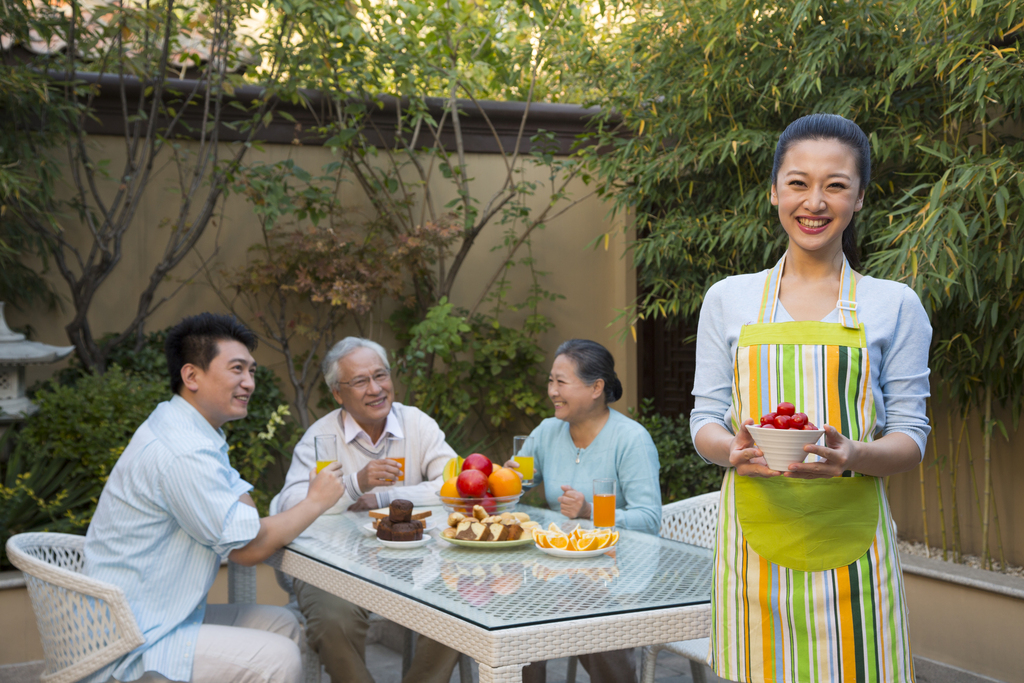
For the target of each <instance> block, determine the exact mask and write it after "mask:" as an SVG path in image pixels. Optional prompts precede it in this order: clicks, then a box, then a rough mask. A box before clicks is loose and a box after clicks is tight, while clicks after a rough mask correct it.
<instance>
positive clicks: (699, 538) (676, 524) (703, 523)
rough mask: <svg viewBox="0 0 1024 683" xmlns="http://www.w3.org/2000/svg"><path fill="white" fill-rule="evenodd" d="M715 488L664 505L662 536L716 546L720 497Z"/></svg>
mask: <svg viewBox="0 0 1024 683" xmlns="http://www.w3.org/2000/svg"><path fill="white" fill-rule="evenodd" d="M720 495H721V493H720V492H719V491H712V492H711V493H705V494H703V495H700V496H694V497H693V498H687V499H686V500H680V501H676V502H675V503H669V504H668V505H663V506H662V507H661V536H662V537H663V538H670V539H672V540H673V541H682V542H683V543H689V544H690V545H697V546H700V547H702V548H714V547H715V530H716V528H717V526H718V499H719V497H720Z"/></svg>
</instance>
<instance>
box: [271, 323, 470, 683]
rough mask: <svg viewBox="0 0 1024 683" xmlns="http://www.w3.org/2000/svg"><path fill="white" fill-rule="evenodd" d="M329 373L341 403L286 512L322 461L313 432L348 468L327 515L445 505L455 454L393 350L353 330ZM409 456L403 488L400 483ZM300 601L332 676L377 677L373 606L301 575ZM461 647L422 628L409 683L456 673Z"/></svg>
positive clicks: (299, 472)
mask: <svg viewBox="0 0 1024 683" xmlns="http://www.w3.org/2000/svg"><path fill="white" fill-rule="evenodd" d="M323 373H324V380H325V381H326V382H327V386H328V387H330V389H331V393H332V394H334V399H335V400H336V401H337V402H338V405H339V406H340V407H339V408H338V409H337V410H335V411H333V412H331V413H328V414H327V415H325V416H324V417H322V418H320V419H319V420H317V421H316V422H315V423H314V424H313V426H311V427H310V428H309V429H308V430H307V431H306V433H305V434H304V435H303V437H302V440H301V441H299V443H298V444H297V445H296V446H295V450H294V452H293V454H292V464H291V467H290V468H289V470H288V477H287V478H286V479H285V485H284V489H283V490H282V491H281V493H280V494H279V496H278V498H277V500H276V502H277V504H278V506H279V507H280V509H281V510H287V509H288V508H290V507H292V506H293V505H296V504H297V503H298V502H299V501H301V500H302V499H303V498H305V496H306V490H307V489H308V487H309V472H310V470H312V469H314V468H315V467H316V454H315V452H314V446H313V439H314V438H315V437H317V436H320V435H326V434H333V435H334V436H336V437H337V440H338V461H339V462H340V463H341V466H342V470H343V472H344V477H343V479H344V482H345V495H344V496H342V498H341V500H340V501H338V503H337V504H336V505H335V506H334V507H333V508H331V509H330V510H328V512H327V514H331V513H332V512H333V513H340V512H343V511H344V510H346V509H349V510H367V509H372V508H379V507H385V506H387V505H388V504H390V503H391V501H392V500H394V499H396V498H404V499H406V500H410V501H412V502H413V503H414V504H416V505H439V504H440V500H439V499H438V497H437V493H438V491H439V490H440V488H441V484H442V481H441V475H442V474H443V472H444V466H445V464H446V463H447V462H448V460H449V459H450V458H453V457H455V451H454V450H452V448H451V446H449V445H448V444H447V443H446V442H445V439H444V432H442V431H441V429H440V428H439V427H438V426H437V423H436V422H435V421H434V420H433V419H431V418H430V417H429V416H428V415H427V414H426V413H424V412H423V411H421V410H418V409H416V408H413V407H412V406H406V405H402V404H401V403H395V401H394V391H395V390H394V386H393V385H392V383H391V366H390V365H389V364H388V358H387V353H386V352H385V351H384V348H383V347H382V346H381V345H380V344H377V343H376V342H372V341H370V340H368V339H361V338H359V337H346V338H345V339H342V340H341V341H340V342H338V343H337V344H335V345H334V347H333V348H332V349H331V350H330V351H329V352H328V354H327V357H326V358H324V362H323ZM395 458H405V481H404V482H403V483H404V486H396V482H397V481H398V477H399V475H400V474H401V472H402V470H401V467H400V466H399V463H398V461H397V460H395ZM295 595H296V598H297V599H298V602H299V609H300V610H302V613H303V614H304V615H305V616H306V621H307V629H308V632H309V641H310V643H311V644H312V645H313V647H314V648H315V649H316V650H317V652H319V654H320V660H321V661H322V662H323V663H324V666H325V667H326V668H327V673H328V674H329V675H330V677H331V680H333V681H345V682H346V683H350V682H351V683H373V677H372V676H371V675H370V672H369V671H368V670H367V668H366V631H367V628H368V625H369V616H370V615H369V612H367V611H366V610H364V609H362V608H361V607H359V606H357V605H354V604H352V603H351V602H348V601H347V600H342V599H341V598H339V597H337V596H334V595H331V594H330V593H327V592H326V591H322V590H320V589H319V588H316V587H315V586H311V585H309V584H307V583H303V582H302V581H296V582H295ZM457 661H458V653H457V652H455V651H454V650H452V649H450V648H448V647H445V646H444V645H441V644H440V643H437V642H435V641H433V640H430V639H429V638H426V637H424V636H420V638H419V641H418V644H417V647H416V654H415V656H414V658H413V661H412V665H411V667H410V669H409V673H408V674H407V675H406V677H405V679H404V681H405V683H412V682H413V681H416V682H417V683H422V682H424V681H426V682H434V683H442V682H446V681H448V679H449V677H450V676H451V673H452V670H453V669H454V668H455V663H456V662H457Z"/></svg>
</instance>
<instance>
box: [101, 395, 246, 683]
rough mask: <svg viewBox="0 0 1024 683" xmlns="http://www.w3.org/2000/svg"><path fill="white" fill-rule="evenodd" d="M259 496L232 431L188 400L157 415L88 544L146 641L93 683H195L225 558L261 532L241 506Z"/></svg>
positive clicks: (113, 477) (120, 473)
mask: <svg viewBox="0 0 1024 683" xmlns="http://www.w3.org/2000/svg"><path fill="white" fill-rule="evenodd" d="M250 489H252V486H251V485H250V484H248V483H247V482H245V481H242V478H241V477H240V476H239V474H238V472H237V471H236V470H235V469H234V468H233V467H231V464H230V463H229V462H228V445H227V442H226V441H225V440H224V433H223V432H222V431H221V430H215V429H214V428H213V427H212V426H211V425H210V423H209V422H207V421H206V419H205V418H204V417H203V416H202V415H201V414H200V413H199V411H197V410H196V409H195V408H193V407H192V406H191V405H190V404H189V403H188V402H187V401H186V400H185V399H183V398H181V397H180V396H174V397H173V398H172V399H171V400H170V401H167V402H165V403H161V404H160V405H158V406H157V408H156V410H154V411H153V412H152V414H150V416H149V418H147V420H146V421H145V422H144V423H143V424H142V426H140V427H139V429H138V431H136V432H135V435H134V436H133V437H132V440H131V443H129V444H128V447H127V448H125V450H124V453H123V454H122V455H121V457H120V459H119V460H118V461H117V464H116V465H115V466H114V469H113V471H111V473H110V478H109V479H108V480H107V485H106V486H105V487H104V488H103V493H102V495H101V496H100V501H99V505H98V506H97V508H96V514H95V516H94V517H93V519H92V523H91V524H90V525H89V531H88V534H87V535H86V540H85V573H86V574H87V575H88V576H92V577H95V578H97V579H101V580H103V581H107V582H110V583H112V584H114V585H116V586H119V587H120V588H121V589H122V590H123V591H124V593H125V595H126V596H127V598H128V604H129V605H130V606H131V608H132V613H133V614H134V615H135V620H136V621H137V622H138V624H139V628H140V630H141V631H142V634H143V635H144V636H145V638H146V642H145V643H144V644H143V645H141V646H139V647H138V648H136V649H135V650H133V651H132V652H130V653H128V654H127V655H125V656H124V657H122V658H121V659H119V660H117V661H116V662H114V663H113V664H111V665H109V666H107V667H105V668H103V669H102V670H100V671H98V672H97V673H95V674H93V675H92V676H90V677H89V678H87V679H86V681H95V682H97V683H98V682H102V681H105V680H107V679H108V678H109V677H111V676H113V677H114V678H116V679H117V680H119V681H134V680H135V679H137V678H139V677H140V676H142V674H143V673H144V672H145V671H156V672H158V673H160V674H162V675H164V676H166V677H167V678H169V679H171V680H172V681H188V680H190V679H191V678H192V658H193V656H194V654H195V645H196V637H197V636H198V634H199V626H200V625H201V624H202V623H203V616H204V614H205V612H206V594H207V592H208V591H209V590H210V586H212V585H213V580H214V578H215V577H216V575H217V570H218V568H219V566H220V560H221V558H222V557H224V556H226V555H227V554H228V553H229V552H230V551H232V550H234V549H235V548H240V547H242V546H244V545H245V544H247V543H248V542H249V541H251V540H252V539H253V538H255V537H256V534H257V533H258V532H259V529H260V522H259V514H258V513H257V512H256V510H255V509H254V508H252V507H250V506H248V505H246V504H244V503H241V502H239V500H238V497H239V496H241V495H242V494H243V493H246V492H248V491H249V490H250Z"/></svg>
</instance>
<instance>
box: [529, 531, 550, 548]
mask: <svg viewBox="0 0 1024 683" xmlns="http://www.w3.org/2000/svg"><path fill="white" fill-rule="evenodd" d="M533 541H534V543H536V544H537V545H538V546H540V547H541V548H550V547H551V541H550V540H548V535H547V534H546V533H544V532H543V531H534V532H533Z"/></svg>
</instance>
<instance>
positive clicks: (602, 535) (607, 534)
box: [594, 530, 612, 548]
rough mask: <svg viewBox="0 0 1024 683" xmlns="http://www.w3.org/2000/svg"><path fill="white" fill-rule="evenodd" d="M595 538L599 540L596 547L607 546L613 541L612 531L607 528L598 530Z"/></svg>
mask: <svg viewBox="0 0 1024 683" xmlns="http://www.w3.org/2000/svg"><path fill="white" fill-rule="evenodd" d="M594 540H596V541H597V545H596V546H595V548H607V547H608V546H609V545H611V542H612V532H611V531H607V530H604V531H598V532H596V533H595V534H594Z"/></svg>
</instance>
